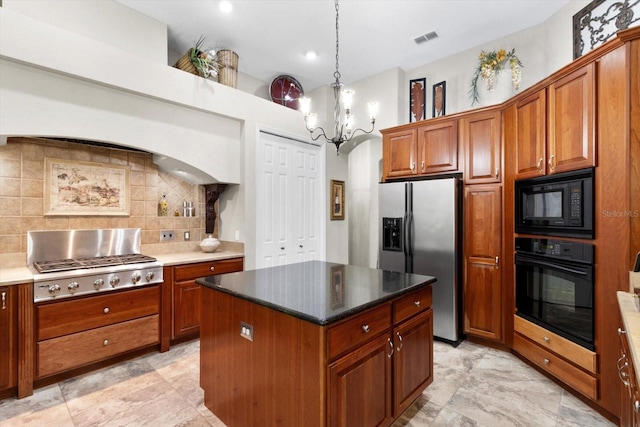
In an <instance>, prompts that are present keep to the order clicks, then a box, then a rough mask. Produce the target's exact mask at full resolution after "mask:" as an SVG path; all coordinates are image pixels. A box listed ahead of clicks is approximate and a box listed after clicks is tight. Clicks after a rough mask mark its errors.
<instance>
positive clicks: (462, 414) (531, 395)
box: [0, 341, 614, 427]
mask: <svg viewBox="0 0 640 427" xmlns="http://www.w3.org/2000/svg"><path fill="white" fill-rule="evenodd" d="M198 371H199V342H198V341H192V342H189V343H186V344H182V345H179V346H174V347H172V348H171V351H169V352H166V353H153V354H149V355H146V356H144V357H141V358H138V359H135V360H132V361H129V362H126V363H122V364H119V365H116V366H113V367H110V368H105V369H102V370H99V371H96V372H92V373H89V374H86V375H83V376H79V377H76V378H72V379H69V380H66V381H62V382H60V383H57V384H54V385H51V386H48V387H44V388H41V389H38V390H36V391H35V393H34V395H33V396H31V397H28V398H25V399H21V400H16V399H5V400H3V401H0V427H5V426H12V427H13V426H21V427H22V426H38V427H41V426H70V427H79V426H92V427H93V426H128V427H133V426H153V427H163V426H216V427H219V426H224V424H223V423H222V422H221V421H220V420H219V419H218V418H217V417H216V416H215V415H213V414H212V413H211V412H210V411H209V410H208V409H207V408H206V407H205V406H204V404H203V391H202V390H201V389H200V387H199V386H198V382H199V379H198ZM613 425H614V424H612V423H610V422H609V421H607V420H606V419H604V418H602V417H601V416H600V415H599V414H597V413H596V412H595V411H593V410H591V409H590V408H589V407H587V406H586V405H584V404H583V403H582V402H581V401H580V400H578V399H576V398H575V397H573V395H571V394H570V393H568V392H566V391H564V390H563V389H562V388H560V387H559V386H557V385H556V384H555V383H553V382H552V381H550V380H548V379H546V378H545V377H544V376H542V375H540V374H539V373H538V372H537V371H535V370H534V369H532V368H530V367H529V366H527V365H526V364H525V363H523V362H522V361H520V360H519V359H517V358H516V357H514V356H513V355H511V354H509V353H505V352H502V351H498V350H494V349H489V348H487V347H483V346H478V345H474V344H471V343H468V342H463V343H462V344H460V346H458V347H457V348H453V347H452V346H450V345H448V344H443V343H440V342H436V343H435V344H434V382H433V384H431V385H430V386H429V387H428V388H427V390H425V392H424V393H423V395H422V396H421V397H420V398H419V399H418V400H417V401H416V403H415V404H414V405H413V406H412V407H410V408H409V409H407V411H406V412H405V414H403V416H402V417H401V418H400V419H399V420H398V421H397V422H396V423H395V424H394V427H401V426H479V427H497V426H535V427H541V426H551V427H568V426H581V427H586V426H613Z"/></svg>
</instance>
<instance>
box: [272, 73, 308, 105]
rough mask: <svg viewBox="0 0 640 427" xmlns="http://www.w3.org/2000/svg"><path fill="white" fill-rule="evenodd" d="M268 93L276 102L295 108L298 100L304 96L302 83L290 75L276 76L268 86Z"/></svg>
mask: <svg viewBox="0 0 640 427" xmlns="http://www.w3.org/2000/svg"><path fill="white" fill-rule="evenodd" d="M269 95H271V100H272V101H273V102H275V103H276V104H280V105H284V106H285V107H289V108H293V109H294V110H297V109H298V107H299V102H298V100H299V99H300V98H302V97H303V96H304V90H303V89H302V85H301V84H300V82H298V81H297V80H296V79H294V78H293V77H291V76H285V75H283V76H278V77H276V78H275V79H273V81H272V82H271V86H269Z"/></svg>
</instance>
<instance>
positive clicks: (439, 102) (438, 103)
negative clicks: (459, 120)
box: [431, 82, 447, 117]
mask: <svg viewBox="0 0 640 427" xmlns="http://www.w3.org/2000/svg"><path fill="white" fill-rule="evenodd" d="M446 101H447V82H440V83H436V84H434V85H433V108H432V109H431V110H432V117H440V116H444V115H445V114H446V112H445V107H446Z"/></svg>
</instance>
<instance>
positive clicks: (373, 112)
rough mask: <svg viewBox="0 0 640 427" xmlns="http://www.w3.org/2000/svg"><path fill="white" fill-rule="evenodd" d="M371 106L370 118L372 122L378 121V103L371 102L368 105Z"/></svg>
mask: <svg viewBox="0 0 640 427" xmlns="http://www.w3.org/2000/svg"><path fill="white" fill-rule="evenodd" d="M367 105H368V106H369V118H370V119H371V120H375V119H376V114H378V103H377V102H369V103H368V104H367Z"/></svg>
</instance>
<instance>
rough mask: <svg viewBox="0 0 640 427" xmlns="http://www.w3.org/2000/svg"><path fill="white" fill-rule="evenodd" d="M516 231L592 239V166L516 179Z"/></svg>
mask: <svg viewBox="0 0 640 427" xmlns="http://www.w3.org/2000/svg"><path fill="white" fill-rule="evenodd" d="M514 199H515V206H514V207H515V231H516V233H527V234H540V235H545V236H565V237H581V238H587V239H593V237H594V232H593V209H594V205H593V168H589V169H583V170H579V171H571V172H564V173H557V174H553V175H548V176H541V177H536V178H531V179H526V180H519V181H516V182H515V197H514Z"/></svg>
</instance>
